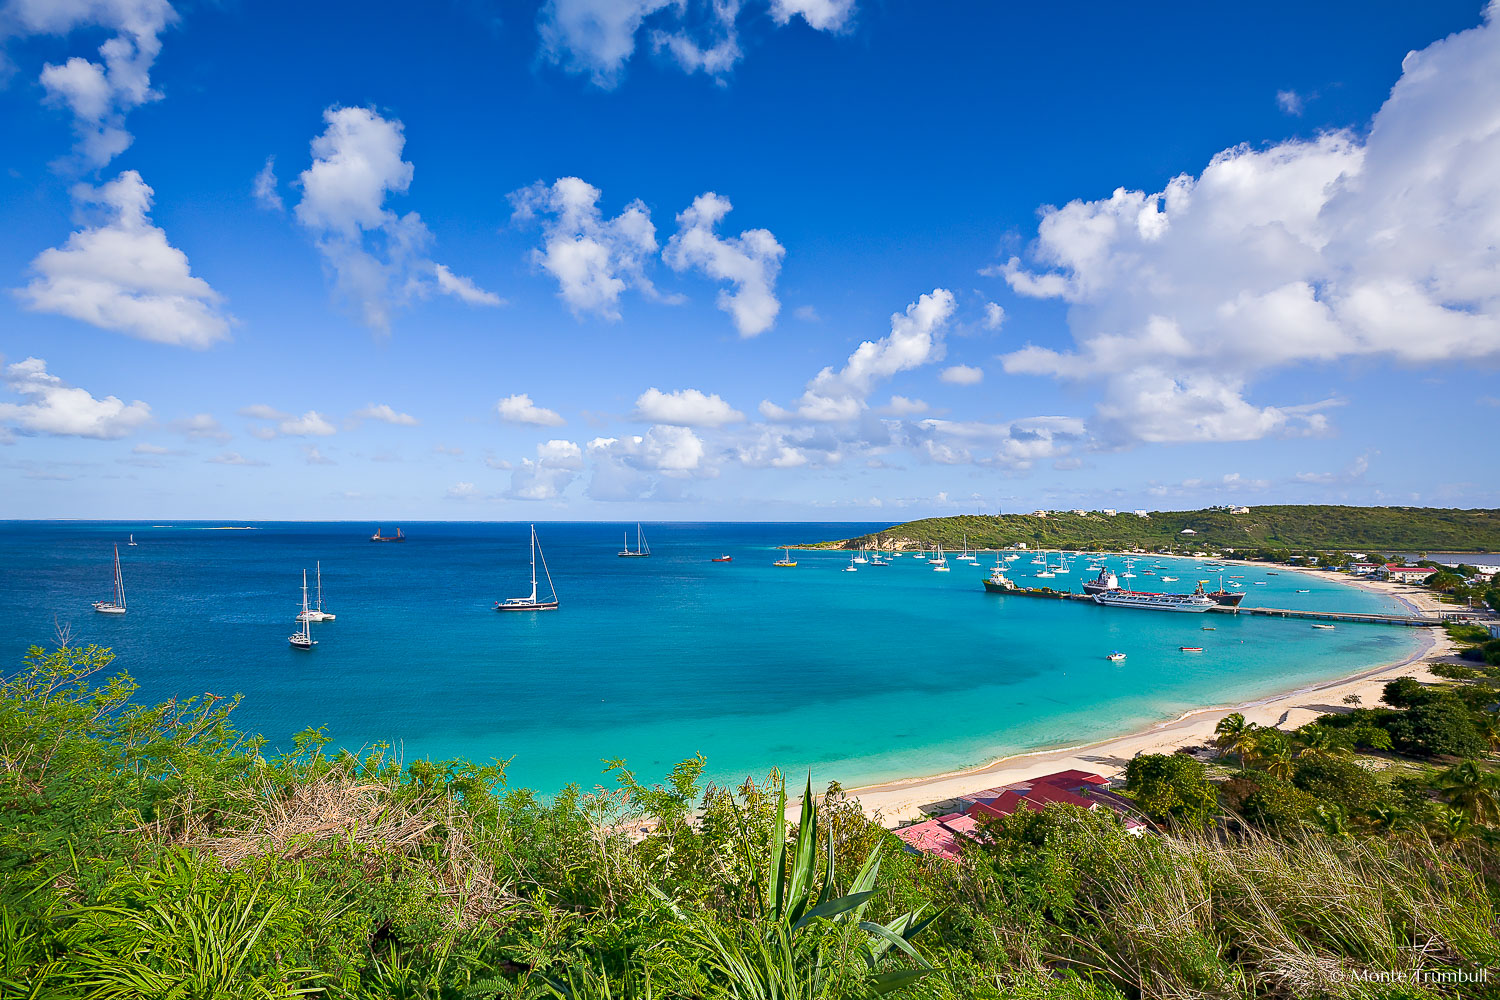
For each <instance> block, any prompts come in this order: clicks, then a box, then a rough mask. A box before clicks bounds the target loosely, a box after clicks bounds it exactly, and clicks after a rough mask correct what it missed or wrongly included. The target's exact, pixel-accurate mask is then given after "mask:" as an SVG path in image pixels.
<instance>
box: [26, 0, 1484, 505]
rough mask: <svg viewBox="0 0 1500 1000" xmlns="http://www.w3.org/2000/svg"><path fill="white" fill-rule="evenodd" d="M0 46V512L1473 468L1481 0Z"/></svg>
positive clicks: (136, 28)
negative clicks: (0, 60)
mask: <svg viewBox="0 0 1500 1000" xmlns="http://www.w3.org/2000/svg"><path fill="white" fill-rule="evenodd" d="M0 41H3V53H4V65H3V74H4V77H3V79H4V86H3V89H0V120H3V122H4V132H3V134H4V136H5V141H4V143H3V144H0V158H3V163H0V168H3V169H0V232H3V233H4V239H3V240H0V289H3V292H0V357H3V361H0V376H3V377H0V476H3V480H4V483H5V489H4V491H3V496H4V500H3V501H0V516H6V517H46V516H63V517H145V518H165V517H182V518H186V517H207V518H217V517H223V518H240V519H249V518H280V517H285V518H329V519H381V520H386V521H393V520H399V519H401V518H412V519H418V518H484V519H489V518H494V519H538V520H544V519H555V518H583V519H621V520H634V519H638V518H640V519H714V518H725V519H793V518H802V517H817V518H829V517H840V516H847V517H849V518H850V519H880V518H890V519H892V520H906V519H908V518H912V517H918V516H927V515H931V514H941V513H952V512H966V511H975V510H984V511H994V510H996V509H1002V510H1007V511H1015V510H1022V509H1025V510H1029V509H1032V508H1034V507H1038V506H1045V507H1058V506H1067V507H1072V506H1079V505H1082V506H1091V507H1102V506H1108V507H1121V508H1136V507H1151V508H1172V507H1194V506H1200V505H1205V504H1214V503H1227V502H1234V503H1248V504H1255V503H1270V502H1349V503H1421V504H1433V505H1452V506H1494V505H1495V504H1496V490H1497V484H1500V473H1497V472H1496V466H1495V463H1494V462H1493V461H1492V460H1489V459H1488V456H1486V455H1485V454H1484V449H1485V447H1486V446H1485V445H1484V444H1483V442H1484V441H1485V440H1487V439H1488V438H1490V437H1492V435H1491V434H1490V433H1489V428H1490V427H1492V426H1493V425H1494V423H1495V421H1496V418H1497V417H1500V384H1497V380H1496V377H1495V376H1496V367H1497V366H1496V359H1497V356H1500V119H1497V117H1496V114H1495V108H1496V107H1500V10H1497V8H1494V7H1491V8H1489V9H1488V10H1486V8H1485V7H1484V6H1483V5H1482V4H1478V3H1475V2H1463V3H1429V4H1422V5H1416V4H1396V3H1391V4H1376V5H1369V4H1361V5H1352V4H1327V5H1318V6H1317V7H1316V9H1311V10H1310V9H1307V7H1306V5H1301V4H1298V5H1293V4H1262V5H1258V6H1257V7H1256V8H1255V9H1254V10H1246V9H1239V8H1226V7H1222V6H1221V7H1218V8H1214V7H1209V8H1205V7H1203V5H1196V4H1194V5H1189V4H1181V5H1164V6H1160V7H1157V8H1153V9H1151V10H1150V11H1149V12H1146V11H1142V10H1138V9H1128V8H1124V7H1120V6H1118V5H1103V4H1089V5H1082V6H1074V7H1066V6H1057V5H1040V4H1034V5H1012V4H994V3H948V4H918V3H899V2H887V3H882V4H876V3H872V2H868V0H718V2H717V3H703V2H698V0H683V2H680V3H668V2H665V0H548V2H546V3H542V4H535V3H514V4H510V3H503V4H501V3H490V4H486V3H480V2H477V0H455V2H452V3H444V2H434V3H429V4H423V5H419V6H418V7H413V6H412V5H396V4H380V3H373V4H371V3H366V4H357V5H356V4H344V3H327V4H313V5H306V4H297V5H293V4H282V3H258V4H247V3H222V4H189V3H178V4H176V5H169V4H168V3H167V2H166V0H8V2H7V3H5V4H4V5H3V6H0ZM862 345H863V346H862Z"/></svg>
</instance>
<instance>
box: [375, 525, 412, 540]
mask: <svg viewBox="0 0 1500 1000" xmlns="http://www.w3.org/2000/svg"><path fill="white" fill-rule="evenodd" d="M370 541H372V542H404V541H406V536H405V535H403V534H401V529H400V528H397V529H396V533H395V534H394V535H382V534H381V533H380V529H379V528H376V529H375V534H373V535H371V536H370Z"/></svg>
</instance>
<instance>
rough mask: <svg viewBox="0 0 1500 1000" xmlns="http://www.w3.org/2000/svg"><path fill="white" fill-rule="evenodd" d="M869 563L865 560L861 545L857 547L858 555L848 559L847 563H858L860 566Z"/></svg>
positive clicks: (863, 548)
mask: <svg viewBox="0 0 1500 1000" xmlns="http://www.w3.org/2000/svg"><path fill="white" fill-rule="evenodd" d="M869 561H870V560H868V559H866V558H865V547H864V546H863V545H861V546H860V547H859V555H857V556H851V557H850V559H849V562H850V563H851V564H853V563H859V564H860V565H864V564H865V563H867V562H869Z"/></svg>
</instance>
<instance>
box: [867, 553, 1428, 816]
mask: <svg viewBox="0 0 1500 1000" xmlns="http://www.w3.org/2000/svg"><path fill="white" fill-rule="evenodd" d="M1223 562H1224V564H1225V565H1230V564H1231V563H1233V564H1234V565H1245V566H1256V567H1259V568H1262V569H1264V568H1266V566H1267V564H1266V563H1246V562H1236V561H1234V560H1223ZM1276 571H1277V572H1281V573H1288V572H1305V573H1312V574H1313V575H1315V576H1317V577H1319V578H1320V579H1324V580H1329V579H1332V580H1335V581H1337V582H1339V583H1343V584H1346V585H1348V586H1353V587H1359V588H1361V589H1364V590H1370V591H1375V592H1377V593H1382V594H1385V595H1387V596H1391V597H1395V598H1396V599H1397V600H1399V601H1401V602H1402V603H1404V604H1406V605H1407V606H1408V607H1409V608H1411V609H1412V611H1413V612H1416V613H1436V612H1440V611H1452V610H1454V608H1453V606H1452V605H1446V604H1441V603H1440V602H1438V601H1437V600H1436V599H1435V598H1434V597H1433V596H1432V595H1431V594H1430V593H1428V592H1427V591H1424V590H1421V589H1420V588H1416V587H1409V586H1406V585H1404V584H1395V583H1385V582H1383V581H1378V580H1366V579H1362V578H1358V577H1346V576H1334V575H1333V574H1330V573H1327V572H1322V571H1316V570H1304V569H1299V568H1296V567H1291V566H1278V567H1276ZM1385 627H1389V628H1396V627H1398V626H1385ZM1421 632H1422V637H1423V639H1424V640H1426V641H1425V642H1424V643H1423V648H1422V649H1420V650H1418V651H1417V652H1416V653H1415V654H1413V655H1411V656H1409V657H1407V658H1405V659H1403V660H1400V661H1397V662H1395V663H1386V664H1381V665H1377V666H1374V667H1372V668H1370V669H1368V670H1365V671H1362V672H1360V673H1357V674H1354V675H1353V676H1350V677H1344V678H1342V679H1339V680H1333V681H1327V682H1325V683H1321V684H1315V685H1312V686H1310V687H1303V688H1299V689H1297V690H1295V691H1289V692H1287V693H1285V694H1281V695H1275V696H1272V697H1270V698H1263V699H1260V700H1259V701H1253V702H1248V703H1246V704H1243V705H1223V706H1218V707H1214V708H1203V709H1198V710H1196V711H1193V712H1188V713H1187V714H1185V715H1183V716H1182V717H1180V718H1178V719H1174V720H1172V721H1171V722H1163V723H1158V724H1156V725H1154V726H1152V727H1151V728H1149V729H1146V730H1143V731H1141V732H1137V733H1132V734H1130V735H1128V736H1120V737H1116V738H1114V739H1109V740H1102V741H1100V742H1097V743H1090V744H1083V745H1079V746H1072V747H1062V748H1059V749H1055V750H1042V751H1036V752H1032V753H1025V754H1017V755H1015V756H1011V757H1002V758H1000V759H999V760H996V761H995V762H993V763H991V764H988V765H986V766H984V767H977V768H973V769H970V770H967V771H955V772H950V773H948V774H939V775H934V776H931V777H924V778H909V779H903V780H900V781H888V782H884V783H882V784H878V785H866V786H864V787H861V788H853V789H850V790H849V793H850V795H852V796H854V797H855V798H858V799H859V801H860V803H861V805H863V806H864V809H865V811H866V812H867V813H869V814H871V815H875V814H877V813H878V814H879V816H880V818H881V819H882V821H883V822H884V823H885V824H886V825H887V826H894V825H896V824H897V823H900V822H903V821H905V820H909V819H913V818H916V817H919V816H920V815H922V813H923V812H924V810H923V809H922V806H924V805H928V804H931V803H936V802H941V801H943V800H946V799H951V798H954V797H956V796H959V795H965V794H969V793H971V792H977V791H980V790H982V789H985V788H991V787H993V786H995V785H1005V784H1009V783H1011V782H1014V781H1022V780H1024V779H1027V778H1034V777H1036V776H1037V775H1041V774H1048V773H1051V772H1053V771H1063V770H1067V769H1069V768H1078V769H1079V770H1082V771H1091V772H1093V773H1094V774H1099V775H1103V776H1104V777H1106V778H1109V777H1114V776H1115V775H1118V774H1120V773H1121V772H1122V771H1124V769H1125V765H1126V764H1127V763H1129V761H1130V759H1131V758H1132V757H1135V756H1136V755H1137V754H1143V753H1171V752H1172V751H1174V750H1176V749H1177V748H1179V747H1185V746H1195V745H1202V744H1206V743H1208V742H1210V741H1211V740H1212V739H1213V735H1214V727H1215V726H1216V725H1218V723H1219V720H1220V719H1222V718H1224V716H1226V715H1228V714H1230V713H1231V712H1243V713H1244V715H1245V718H1246V719H1247V720H1248V721H1250V722H1253V723H1256V724H1257V725H1262V726H1273V725H1274V726H1279V727H1280V728H1282V729H1295V728H1297V727H1298V726H1301V725H1303V724H1305V723H1307V722H1310V721H1312V720H1313V719H1314V718H1316V717H1317V716H1319V715H1324V714H1326V713H1327V712H1328V711H1329V710H1330V706H1342V705H1343V700H1344V698H1345V697H1346V696H1348V695H1351V694H1352V695H1358V696H1359V698H1360V703H1361V704H1362V705H1365V706H1373V705H1376V704H1378V703H1379V702H1380V693H1381V688H1383V687H1384V686H1385V684H1386V682H1388V681H1390V680H1391V679H1393V678H1395V677H1402V676H1407V677H1415V678H1416V679H1417V680H1420V681H1430V680H1435V679H1436V678H1434V677H1433V675H1432V674H1431V673H1430V672H1429V671H1428V670H1427V669H1426V667H1425V666H1423V665H1422V664H1421V661H1426V660H1431V659H1437V658H1441V657H1445V656H1448V655H1450V654H1452V653H1453V652H1454V648H1453V643H1452V641H1451V640H1450V639H1449V638H1448V637H1447V634H1446V633H1444V632H1443V631H1442V630H1441V629H1435V628H1423V629H1421Z"/></svg>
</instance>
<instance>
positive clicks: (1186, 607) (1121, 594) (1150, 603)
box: [1094, 590, 1214, 614]
mask: <svg viewBox="0 0 1500 1000" xmlns="http://www.w3.org/2000/svg"><path fill="white" fill-rule="evenodd" d="M1094 603H1095V604H1102V605H1104V606H1105V607H1107V608H1140V609H1143V610H1146V611H1186V612H1190V613H1194V614H1197V613H1200V612H1203V611H1207V610H1208V609H1209V608H1211V607H1213V606H1214V601H1213V598H1211V597H1205V596H1202V595H1199V594H1142V593H1138V592H1137V591H1133V590H1108V591H1103V592H1101V593H1098V594H1095V595H1094Z"/></svg>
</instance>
